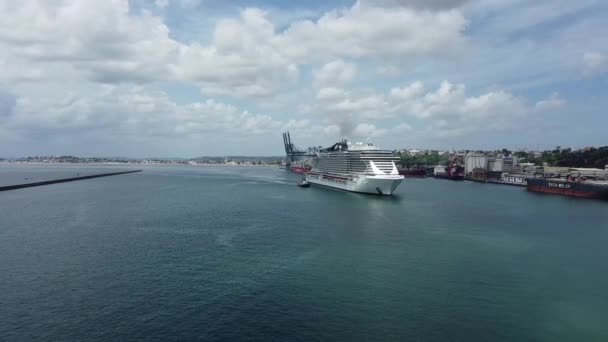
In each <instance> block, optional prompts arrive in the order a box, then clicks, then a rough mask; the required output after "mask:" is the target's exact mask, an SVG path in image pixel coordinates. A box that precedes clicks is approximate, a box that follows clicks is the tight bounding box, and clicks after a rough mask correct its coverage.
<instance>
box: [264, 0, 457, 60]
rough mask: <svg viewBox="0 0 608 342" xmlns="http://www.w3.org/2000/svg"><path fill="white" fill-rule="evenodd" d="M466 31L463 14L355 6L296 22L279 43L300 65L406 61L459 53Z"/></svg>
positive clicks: (453, 11)
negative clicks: (329, 60) (356, 60)
mask: <svg viewBox="0 0 608 342" xmlns="http://www.w3.org/2000/svg"><path fill="white" fill-rule="evenodd" d="M466 26H467V20H466V19H465V18H464V15H463V13H462V12H461V11H459V10H445V11H438V12H429V11H419V10H415V9H410V8H403V7H398V8H385V7H380V6H362V5H361V4H360V3H355V5H353V6H352V7H351V8H348V9H344V10H334V11H331V12H328V13H326V14H325V15H323V16H322V17H321V18H320V19H318V20H316V21H312V20H303V21H298V22H294V23H293V24H292V25H290V26H289V27H288V28H287V29H286V30H285V32H283V33H282V34H280V35H279V36H278V37H277V39H276V41H277V43H278V44H279V45H280V46H281V47H282V49H283V51H285V53H286V54H287V55H289V56H291V57H292V58H295V59H297V60H306V61H311V60H326V59H327V58H332V57H334V58H365V57H368V58H391V59H396V58H400V59H404V58H413V57H418V56H424V55H427V56H429V55H433V54H451V53H453V52H454V51H459V50H461V48H462V47H463V46H464V45H465V43H466V39H465V38H464V30H465V28H466Z"/></svg>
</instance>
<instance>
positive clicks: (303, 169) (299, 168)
mask: <svg viewBox="0 0 608 342" xmlns="http://www.w3.org/2000/svg"><path fill="white" fill-rule="evenodd" d="M289 169H290V170H291V172H293V173H307V172H308V171H310V167H308V166H292V167H290V168H289Z"/></svg>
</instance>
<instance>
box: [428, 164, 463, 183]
mask: <svg viewBox="0 0 608 342" xmlns="http://www.w3.org/2000/svg"><path fill="white" fill-rule="evenodd" d="M433 173H434V175H435V178H441V179H448V180H453V181H462V180H464V168H463V167H462V165H458V164H456V163H455V162H452V163H450V165H448V166H447V167H446V166H435V169H434V171H433Z"/></svg>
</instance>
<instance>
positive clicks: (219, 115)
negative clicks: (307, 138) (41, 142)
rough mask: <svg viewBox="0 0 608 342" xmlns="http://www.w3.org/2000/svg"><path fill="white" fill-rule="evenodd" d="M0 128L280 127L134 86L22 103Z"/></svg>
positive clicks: (219, 130)
mask: <svg viewBox="0 0 608 342" xmlns="http://www.w3.org/2000/svg"><path fill="white" fill-rule="evenodd" d="M4 124H5V125H6V127H9V128H14V129H22V128H28V127H30V128H31V127H44V128H46V129H49V130H53V129H57V130H60V129H81V130H88V131H112V135H114V134H119V133H123V134H128V135H144V136H147V137H163V136H181V135H188V134H202V133H216V134H231V133H239V134H241V135H243V134H244V135H256V134H265V133H268V132H274V131H278V130H280V128H281V127H282V125H283V123H281V122H280V121H277V120H275V119H273V118H272V117H271V116H268V115H260V114H253V113H250V112H248V111H245V110H241V109H239V108H237V107H236V106H233V105H229V104H225V103H221V102H217V101H215V100H213V99H209V100H206V101H204V102H193V103H189V104H177V103H175V102H174V101H172V100H171V99H170V98H169V97H168V95H167V94H166V93H164V92H161V91H154V92H151V91H146V90H145V89H143V88H141V87H133V86H131V87H125V86H120V87H114V86H111V87H105V88H102V89H99V91H98V92H97V93H96V94H78V93H74V92H72V93H68V94H66V96H65V97H64V98H62V99H59V100H55V99H33V98H27V97H24V98H20V99H19V100H18V101H17V106H16V108H15V109H14V114H13V116H12V118H10V120H8V121H6V122H5V123H4ZM289 125H296V123H294V122H291V123H289ZM298 125H301V123H300V124H298Z"/></svg>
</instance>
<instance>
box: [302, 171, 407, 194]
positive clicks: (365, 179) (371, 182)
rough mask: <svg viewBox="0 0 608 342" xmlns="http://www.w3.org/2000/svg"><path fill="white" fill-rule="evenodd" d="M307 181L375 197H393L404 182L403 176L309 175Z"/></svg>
mask: <svg viewBox="0 0 608 342" xmlns="http://www.w3.org/2000/svg"><path fill="white" fill-rule="evenodd" d="M306 180H307V181H308V182H309V183H311V184H317V185H323V186H327V187H330V188H335V189H340V190H345V191H352V192H360V193H365V194H374V195H388V196H390V195H392V194H393V192H395V189H397V187H398V186H399V184H401V181H403V176H401V175H375V176H368V175H362V176H354V177H341V176H331V175H324V174H320V173H318V174H315V173H309V174H308V175H307V176H306Z"/></svg>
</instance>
